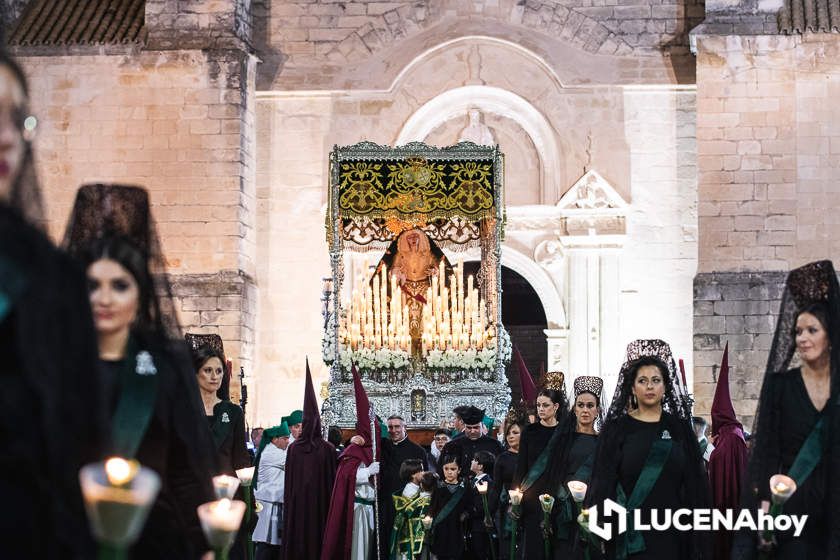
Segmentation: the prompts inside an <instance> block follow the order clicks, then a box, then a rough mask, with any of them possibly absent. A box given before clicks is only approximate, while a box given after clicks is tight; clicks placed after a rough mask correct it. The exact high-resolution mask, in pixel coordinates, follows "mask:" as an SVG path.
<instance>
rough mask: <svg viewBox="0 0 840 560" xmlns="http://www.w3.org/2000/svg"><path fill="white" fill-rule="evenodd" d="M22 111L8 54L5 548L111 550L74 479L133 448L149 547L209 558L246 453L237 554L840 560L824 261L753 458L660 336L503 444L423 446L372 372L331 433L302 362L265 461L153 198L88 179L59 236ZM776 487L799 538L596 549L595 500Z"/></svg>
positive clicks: (773, 383) (458, 429)
mask: <svg viewBox="0 0 840 560" xmlns="http://www.w3.org/2000/svg"><path fill="white" fill-rule="evenodd" d="M28 115H29V113H28V90H27V84H26V79H25V77H24V74H23V72H22V71H21V70H20V68H19V67H18V65H17V64H16V63H15V62H14V61H13V60H12V59H11V58H9V57H8V56H6V55H3V54H0V157H2V161H0V350H1V351H2V353H3V355H4V358H5V359H4V365H3V367H2V371H0V374H2V379H3V391H2V392H1V393H0V394H2V399H3V400H2V402H3V410H4V414H3V415H2V417H0V448H1V449H2V450H3V453H2V459H0V465H2V466H0V470H2V476H0V485H2V486H0V488H2V495H3V496H4V497H5V498H6V499H7V502H8V506H7V507H8V508H9V511H8V512H7V513H9V514H8V515H4V516H3V517H2V521H0V535H2V537H3V539H2V542H3V554H4V556H5V555H8V557H10V558H62V559H77V558H78V559H83V558H93V557H95V556H96V549H95V543H94V542H93V538H92V536H91V533H90V531H89V530H88V528H87V526H86V516H85V511H84V507H83V501H82V495H81V491H80V488H79V481H78V473H79V469H80V468H81V467H82V466H83V465H85V464H87V463H91V462H96V461H101V460H102V459H103V458H105V457H108V456H114V455H118V456H121V457H125V458H133V459H136V460H137V461H139V462H140V463H141V464H142V465H144V466H146V467H148V468H150V469H152V470H153V471H155V472H156V473H158V475H159V476H160V478H161V480H162V486H161V491H160V493H159V495H158V496H157V498H156V500H155V502H154V505H153V506H152V509H151V512H150V514H149V517H148V520H147V521H146V523H145V526H144V527H143V530H142V533H141V535H140V538H139V540H138V541H137V542H136V543H135V544H134V546H133V547H132V549H131V551H130V557H132V558H141V559H152V558H199V557H206V556H207V554H208V549H209V547H208V545H207V543H206V541H205V539H204V536H203V534H202V531H201V528H200V524H199V520H198V517H197V513H196V508H197V506H198V505H200V504H202V503H205V502H208V501H211V500H213V499H214V495H213V488H212V485H211V479H212V477H213V476H214V475H217V474H220V473H227V474H234V473H235V472H236V470H238V469H241V468H243V467H246V466H250V465H252V464H253V465H254V466H255V470H256V473H255V477H254V482H253V485H252V487H251V488H250V489H249V488H247V487H246V488H242V489H240V492H247V491H251V490H252V491H253V495H254V497H255V498H256V500H257V505H256V508H255V509H256V511H255V513H256V516H255V518H254V519H253V523H251V524H250V525H248V524H243V526H242V529H241V531H240V535H239V536H238V538H237V543H236V544H235V545H234V548H233V551H232V553H231V556H232V557H239V558H244V557H247V556H248V555H249V554H250V552H249V543H250V542H253V543H256V545H257V546H256V557H257V558H261V559H262V558H265V559H268V558H285V559H288V560H299V559H313V560H315V559H321V560H334V559H342V560H343V559H349V558H352V559H354V560H370V559H372V558H392V559H398V560H404V559H416V558H437V559H439V560H445V559H462V558H474V559H485V558H492V559H496V558H498V559H502V558H523V559H527V560H538V559H549V558H551V559H566V558H588V559H595V558H616V559H622V560H623V559H625V558H632V559H670V558H687V559H705V558H713V557H714V558H730V557H731V558H736V559H747V558H756V557H758V555H764V557H774V558H797V559H798V560H809V559H817V558H819V559H820V560H822V559H824V558H840V514H838V512H840V477H838V476H837V475H838V474H840V414H839V413H838V410H840V401H838V391H840V383H839V382H838V378H837V375H838V374H837V371H838V364H840V356H838V355H837V353H838V352H840V307H838V306H840V289H838V283H837V276H836V273H835V271H834V268H833V266H832V265H831V263H830V262H828V261H821V262H818V263H812V264H810V265H806V266H804V267H801V268H798V269H796V270H793V271H791V272H790V274H789V276H788V279H787V282H786V288H785V291H784V294H783V296H782V302H781V309H780V314H779V317H778V324H777V328H776V333H775V337H774V339H773V345H772V349H771V351H770V356H769V359H768V363H767V369H766V372H765V374H764V378H763V382H762V389H761V395H760V399H759V405H758V409H757V412H756V417H757V421H756V425H755V428H754V430H753V434H752V439H751V453H750V455H749V459H747V444H746V438H745V434H744V430H743V428H742V426H741V425H740V423H739V422H738V420H737V417H736V415H735V411H734V409H733V407H732V403H731V400H730V399H729V387H728V378H727V377H726V376H725V375H724V372H727V373H728V367H725V368H721V377H720V379H719V382H718V387H717V392H716V394H715V403H714V407H713V410H712V434H711V437H708V436H707V434H706V427H705V426H704V425H703V422H702V421H698V420H697V419H695V418H693V417H692V400H691V396H690V395H689V391H688V387H686V385H685V382H684V380H682V381H681V379H680V375H679V374H678V372H677V368H676V367H675V363H674V358H673V356H672V355H671V350H670V347H669V346H668V344H667V343H665V342H663V341H661V340H637V341H634V342H632V343H631V344H630V345H629V346H628V347H627V353H626V356H625V361H624V364H623V366H622V368H621V370H620V372H619V376H618V382H617V387H616V391H615V394H614V395H613V397H612V399H611V401H610V402H609V404H608V405H607V403H606V402H605V401H604V398H605V396H604V395H603V394H602V392H603V391H602V388H603V383H602V380H601V379H600V378H598V377H595V376H580V377H577V378H576V379H574V381H573V383H571V384H570V386H571V387H572V388H573V392H572V393H571V394H569V395H567V394H566V391H565V387H566V386H567V385H569V384H567V383H566V380H565V379H564V378H563V375H562V374H561V373H560V372H549V373H547V374H546V375H545V376H543V379H542V380H541V387H540V389H539V390H538V391H536V390H535V391H534V393H535V394H525V392H523V397H524V398H523V402H522V403H520V404H519V405H518V406H515V407H513V408H512V409H511V412H510V413H509V414H508V416H507V417H506V418H505V419H504V421H503V422H502V423H501V424H502V425H501V427H500V429H499V433H498V434H497V435H496V437H494V434H493V423H492V421H489V422H488V420H487V419H486V417H485V415H484V412H483V411H482V410H480V409H478V408H476V407H475V406H472V405H469V404H465V405H463V406H460V407H458V408H456V409H455V410H454V411H453V412H454V426H452V429H450V428H441V429H438V430H437V431H436V432H435V433H434V437H433V440H432V441H431V444H430V447H429V449H428V450H427V449H425V448H424V447H422V446H421V445H419V444H417V443H415V442H414V441H412V439H411V438H409V437H408V433H407V431H406V423H405V421H404V420H403V418H402V417H401V416H400V415H391V416H389V417H388V418H386V419H385V420H382V419H379V418H378V417H375V416H373V415H372V414H371V407H370V403H369V402H368V399H367V395H366V393H365V390H364V387H363V385H362V383H361V380H360V377H359V375H358V374H357V373H356V372H354V384H355V397H356V402H355V404H356V410H357V412H358V419H357V422H356V426H355V429H354V430H352V434H353V435H352V437H351V438H350V439H349V440H348V441H344V438H343V437H342V431H341V429H339V428H337V427H331V428H330V429H329V430H328V439H325V438H324V434H323V430H322V425H321V418H320V415H319V412H318V406H317V401H316V398H315V393H314V389H313V386H312V378H311V374H310V372H309V367H308V364H307V367H306V385H305V393H304V396H303V408H302V409H301V410H296V411H293V412H292V413H290V414H289V415H288V416H287V417H284V418H283V419H281V420H280V421H279V422H278V423H277V425H275V426H272V427H270V428H267V429H265V430H263V431H261V432H259V431H258V432H255V433H254V434H252V439H253V441H252V442H251V444H252V446H251V447H252V451H253V457H252V456H251V455H249V452H248V450H249V445H248V443H249V442H248V441H246V439H247V438H246V433H247V432H246V425H245V418H244V414H243V412H242V409H241V408H240V407H239V406H238V405H236V404H234V403H232V402H231V401H230V399H229V394H228V393H229V391H228V386H227V383H228V382H229V379H230V371H229V367H228V365H227V361H226V358H225V355H224V349H223V346H222V344H221V340H220V339H219V338H218V337H214V336H207V335H187V337H186V344H185V343H184V338H183V337H182V333H181V329H180V326H179V325H178V322H177V315H176V313H175V309H174V305H173V301H172V296H171V290H170V288H169V285H168V283H167V280H166V274H165V273H164V272H165V267H164V256H163V254H162V252H161V249H160V244H159V241H158V238H157V234H156V230H155V225H154V220H153V218H152V214H151V211H150V207H149V199H148V195H147V193H146V191H145V190H144V189H142V188H139V187H131V186H121V185H101V184H99V185H86V186H83V187H82V188H81V189H79V191H78V193H77V195H76V199H75V203H74V207H73V211H72V215H71V217H70V220H69V222H68V225H67V229H66V232H65V235H64V237H63V242H62V244H61V247H60V248H57V247H55V246H53V244H52V243H51V242H50V241H49V240H48V238H47V236H46V235H45V233H44V231H43V213H42V207H41V200H40V192H39V189H38V184H37V180H36V174H35V169H34V154H33V149H32V143H31V133H32V131H33V126H32V122H31V121H30V120H29V119H28V118H27V117H28ZM523 389H525V386H524V385H523ZM698 426H699V428H698V429H697V430H696V431H695V427H698ZM23 428H26V431H24V429H23ZM328 440H329V441H328ZM331 442H333V443H331ZM701 446H702V447H701ZM776 474H786V475H788V476H789V477H790V478H791V479H792V480H793V481H794V482H795V488H796V490H795V492H794V493H793V494H792V496H791V497H790V499H789V500H788V501H787V503H786V504H785V505H784V512H785V513H788V514H807V515H808V521H807V525H806V527H805V531H804V533H803V534H802V535H800V536H796V535H794V534H793V532H792V531H783V530H777V531H775V532H772V531H760V532H756V531H748V530H742V531H739V532H737V533H734V534H733V533H727V532H716V533H715V534H714V535H710V534H708V533H707V532H703V531H688V532H681V531H678V530H677V529H676V528H671V529H668V530H661V531H642V530H641V529H640V528H639V527H636V526H634V525H633V524H631V525H630V526H629V527H628V529H627V531H626V532H624V533H622V534H619V535H617V536H615V538H612V539H609V540H602V539H600V538H599V537H597V536H596V535H594V534H593V533H591V532H590V531H589V530H588V526H587V524H586V523H585V520H586V509H585V508H588V507H594V506H598V505H599V504H602V503H603V502H604V501H605V500H606V499H608V498H609V499H611V500H613V501H615V502H617V503H618V504H620V505H622V506H624V507H625V508H627V509H628V510H635V511H637V512H640V513H641V517H640V519H641V520H643V521H650V520H651V513H652V512H653V510H661V509H672V510H674V509H678V508H708V507H729V508H733V507H738V506H739V505H740V506H741V507H749V508H752V509H761V508H763V507H766V504H769V503H770V502H771V501H772V500H773V497H772V496H771V493H772V489H771V488H770V486H769V483H768V480H769V479H770V477H771V476H773V475H776Z"/></svg>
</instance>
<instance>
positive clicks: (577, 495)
mask: <svg viewBox="0 0 840 560" xmlns="http://www.w3.org/2000/svg"><path fill="white" fill-rule="evenodd" d="M566 486H568V487H569V493H570V494H571V495H572V499H573V500H574V501H575V502H576V503H578V504H579V503H581V502H582V501H583V498H584V497H586V483H584V482H581V481H579V480H570V481H569V482H567V483H566Z"/></svg>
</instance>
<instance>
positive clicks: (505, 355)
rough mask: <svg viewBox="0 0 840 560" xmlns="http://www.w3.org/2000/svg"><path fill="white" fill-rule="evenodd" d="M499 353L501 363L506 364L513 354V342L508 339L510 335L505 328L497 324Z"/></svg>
mask: <svg viewBox="0 0 840 560" xmlns="http://www.w3.org/2000/svg"><path fill="white" fill-rule="evenodd" d="M499 341H500V343H499V354H501V357H502V364H504V365H505V366H507V365H508V364H509V363H510V359H511V357H512V356H513V343H512V342H511V341H510V335H509V334H508V332H507V329H506V328H504V327H503V326H501V325H499Z"/></svg>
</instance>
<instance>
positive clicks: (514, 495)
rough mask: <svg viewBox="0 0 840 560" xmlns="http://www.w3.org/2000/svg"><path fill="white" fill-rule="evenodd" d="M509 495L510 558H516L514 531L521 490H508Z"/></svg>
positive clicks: (519, 512) (519, 507)
mask: <svg viewBox="0 0 840 560" xmlns="http://www.w3.org/2000/svg"><path fill="white" fill-rule="evenodd" d="M508 496H510V510H511V511H510V518H511V521H512V523H511V525H512V527H511V535H510V558H511V559H514V558H516V533H517V532H518V529H519V527H518V525H519V516H520V514H521V511H522V506H521V505H520V504H521V503H522V491H521V490H519V489H518V488H513V489H511V490H508Z"/></svg>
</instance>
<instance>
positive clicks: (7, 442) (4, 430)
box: [0, 53, 105, 559]
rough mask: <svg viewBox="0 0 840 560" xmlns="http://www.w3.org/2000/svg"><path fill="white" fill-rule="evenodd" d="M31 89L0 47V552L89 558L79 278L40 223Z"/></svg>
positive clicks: (86, 368) (91, 395)
mask: <svg viewBox="0 0 840 560" xmlns="http://www.w3.org/2000/svg"><path fill="white" fill-rule="evenodd" d="M28 105H29V92H28V88H27V84H26V79H25V78H24V74H23V71H22V70H21V68H20V67H19V66H18V65H17V63H16V62H15V61H13V60H12V59H11V58H9V57H8V56H7V55H6V54H4V53H0V353H2V355H3V361H2V366H0V373H2V386H3V388H2V399H3V414H2V417H0V434H2V436H0V449H2V460H0V495H2V496H3V499H4V500H5V502H6V504H7V507H6V509H5V511H4V514H3V522H2V523H0V541H2V555H3V557H4V558H39V559H41V558H43V559H65V558H67V559H75V558H90V557H93V555H94V554H95V545H94V543H93V539H92V538H91V534H90V531H89V530H88V526H87V523H86V520H85V512H84V508H83V504H82V496H81V492H80V489H79V469H80V468H81V467H82V466H83V465H85V464H87V463H91V462H95V461H98V460H100V459H101V458H102V454H103V453H104V443H105V441H104V434H103V431H102V418H101V417H100V413H101V407H100V398H101V384H100V382H99V379H98V372H97V370H96V363H97V355H96V337H95V333H94V331H93V322H92V320H91V315H90V305H89V304H88V302H87V298H86V293H85V285H84V276H83V273H82V271H81V270H79V269H78V266H76V265H75V263H73V262H71V261H70V260H69V259H67V258H66V256H64V255H62V254H61V253H60V252H59V251H57V250H56V249H55V247H54V246H53V245H52V243H51V242H50V241H49V240H48V239H47V237H46V235H45V234H44V232H43V231H42V228H41V226H42V223H41V222H42V219H43V215H42V209H41V204H40V202H41V197H40V189H39V187H38V182H37V179H36V176H35V167H34V162H33V159H34V155H33V146H32V143H31V141H32V133H33V132H34V128H35V126H34V125H35V118H34V117H32V116H31V115H30V113H29V107H28Z"/></svg>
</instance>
